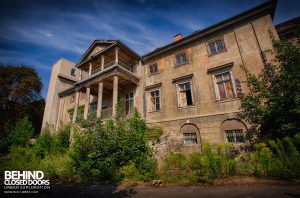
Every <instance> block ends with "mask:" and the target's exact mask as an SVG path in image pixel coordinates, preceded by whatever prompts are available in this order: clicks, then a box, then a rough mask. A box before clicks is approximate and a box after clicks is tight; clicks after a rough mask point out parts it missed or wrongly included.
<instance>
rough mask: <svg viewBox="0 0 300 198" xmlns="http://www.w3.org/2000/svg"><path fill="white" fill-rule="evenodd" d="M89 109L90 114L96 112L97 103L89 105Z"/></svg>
mask: <svg viewBox="0 0 300 198" xmlns="http://www.w3.org/2000/svg"><path fill="white" fill-rule="evenodd" d="M90 107H91V111H92V112H97V103H96V102H93V103H91V105H90Z"/></svg>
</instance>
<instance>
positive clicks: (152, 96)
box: [149, 89, 160, 112]
mask: <svg viewBox="0 0 300 198" xmlns="http://www.w3.org/2000/svg"><path fill="white" fill-rule="evenodd" d="M159 110H160V94H159V90H158V89H157V90H154V91H150V92H149V111H150V112H152V111H159Z"/></svg>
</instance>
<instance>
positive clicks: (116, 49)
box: [115, 47, 119, 64]
mask: <svg viewBox="0 0 300 198" xmlns="http://www.w3.org/2000/svg"><path fill="white" fill-rule="evenodd" d="M115 54H116V60H115V63H116V64H118V63H119V48H117V47H116V48H115Z"/></svg>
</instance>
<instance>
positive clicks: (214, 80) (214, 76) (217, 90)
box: [212, 70, 237, 101]
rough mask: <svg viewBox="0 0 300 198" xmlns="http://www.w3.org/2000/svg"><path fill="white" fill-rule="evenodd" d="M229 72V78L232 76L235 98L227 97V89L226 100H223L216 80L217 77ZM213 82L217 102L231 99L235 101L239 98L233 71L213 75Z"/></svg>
mask: <svg viewBox="0 0 300 198" xmlns="http://www.w3.org/2000/svg"><path fill="white" fill-rule="evenodd" d="M227 72H229V76H230V80H231V83H232V88H233V90H232V91H233V94H234V97H232V98H229V97H227V91H226V89H225V94H226V98H224V99H221V97H220V92H219V88H218V86H217V79H216V76H218V75H221V74H224V73H227ZM212 80H213V83H214V88H215V96H216V100H218V101H226V100H230V99H235V98H237V92H236V87H235V83H234V78H233V75H232V71H231V70H227V71H222V72H218V73H214V74H212Z"/></svg>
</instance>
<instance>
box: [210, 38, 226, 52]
mask: <svg viewBox="0 0 300 198" xmlns="http://www.w3.org/2000/svg"><path fill="white" fill-rule="evenodd" d="M225 50H226V48H225V43H224V41H223V39H217V40H214V41H213V42H210V43H208V53H209V54H217V53H220V52H224V51H225Z"/></svg>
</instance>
